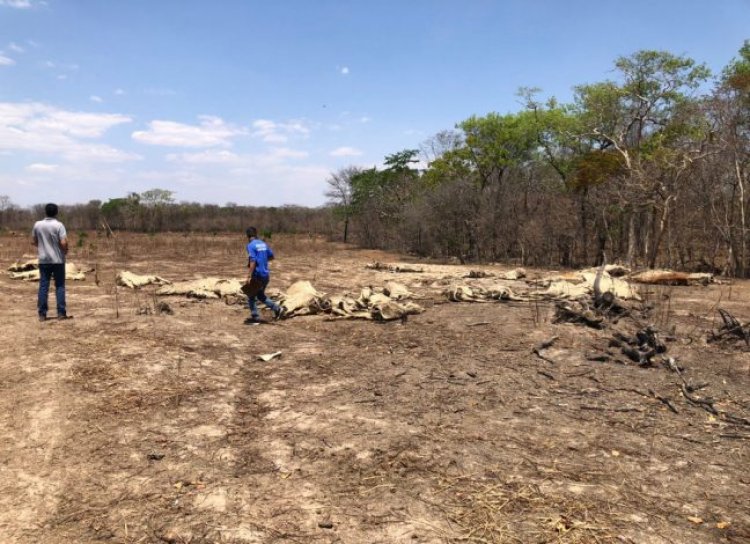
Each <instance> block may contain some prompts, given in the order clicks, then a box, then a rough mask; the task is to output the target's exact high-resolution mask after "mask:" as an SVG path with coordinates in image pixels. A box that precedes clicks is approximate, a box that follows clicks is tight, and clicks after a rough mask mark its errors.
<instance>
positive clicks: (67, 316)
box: [57, 315, 73, 320]
mask: <svg viewBox="0 0 750 544" xmlns="http://www.w3.org/2000/svg"><path fill="white" fill-rule="evenodd" d="M57 319H60V320H62V319H73V316H72V315H58V316H57Z"/></svg>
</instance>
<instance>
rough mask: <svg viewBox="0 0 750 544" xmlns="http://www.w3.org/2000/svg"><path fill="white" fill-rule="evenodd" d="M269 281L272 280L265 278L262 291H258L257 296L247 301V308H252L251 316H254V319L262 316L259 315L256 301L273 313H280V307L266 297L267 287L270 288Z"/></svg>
mask: <svg viewBox="0 0 750 544" xmlns="http://www.w3.org/2000/svg"><path fill="white" fill-rule="evenodd" d="M269 280H270V278H265V279H264V280H263V287H261V288H260V291H258V292H257V294H256V295H255V296H252V297H249V298H248V299H247V307H248V308H250V315H252V316H253V317H258V316H259V315H260V314H259V313H258V306H257V304H256V302H255V301H256V300H257V301H258V302H262V303H263V304H265V305H266V306H268V307H269V308H271V309H272V310H273V311H278V309H279V305H278V304H276V303H275V302H274V301H273V300H271V299H270V298H268V297H267V296H266V287H268V282H269Z"/></svg>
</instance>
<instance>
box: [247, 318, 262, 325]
mask: <svg viewBox="0 0 750 544" xmlns="http://www.w3.org/2000/svg"><path fill="white" fill-rule="evenodd" d="M243 323H244V324H245V325H260V324H261V320H260V318H259V317H248V318H247V319H245V321H243Z"/></svg>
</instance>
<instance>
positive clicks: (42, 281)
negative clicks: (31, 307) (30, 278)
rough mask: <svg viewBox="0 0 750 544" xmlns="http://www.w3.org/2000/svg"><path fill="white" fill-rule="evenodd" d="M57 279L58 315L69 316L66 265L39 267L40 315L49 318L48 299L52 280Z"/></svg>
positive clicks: (38, 305)
mask: <svg viewBox="0 0 750 544" xmlns="http://www.w3.org/2000/svg"><path fill="white" fill-rule="evenodd" d="M51 278H54V279H55V298H56V299H57V315H58V316H62V315H67V314H66V311H65V263H60V264H40V265H39V299H38V301H37V309H38V311H39V315H43V316H45V317H46V316H47V310H48V309H49V307H48V306H47V298H48V297H49V284H50V279H51Z"/></svg>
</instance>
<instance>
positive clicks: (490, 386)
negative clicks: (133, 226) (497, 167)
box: [0, 233, 750, 544]
mask: <svg viewBox="0 0 750 544" xmlns="http://www.w3.org/2000/svg"><path fill="white" fill-rule="evenodd" d="M27 244H28V241H27V240H26V239H25V238H22V237H13V236H3V237H0V259H1V260H2V263H3V265H4V269H5V270H7V272H6V273H5V274H4V275H3V276H1V277H0V285H1V286H2V291H3V303H2V306H0V312H1V313H2V316H1V319H0V327H2V338H3V340H4V341H3V350H2V357H1V358H0V414H1V415H0V432H1V433H2V434H1V435H2V437H3V447H2V448H0V542H3V543H5V542H8V543H35V542H45V543H69V542H81V543H89V542H92V543H93V542H113V543H140V542H167V543H191V544H197V543H266V542H304V543H307V542H320V543H334V542H342V543H343V542H346V543H363V544H364V543H374V542H383V543H390V542H434V543H440V542H474V543H622V544H641V543H654V544H668V543H686V542H691V543H705V544H709V543H723V542H726V543H747V542H750V475H749V474H748V467H749V466H750V329H749V328H748V324H747V322H748V321H750V304H749V303H750V283H748V282H747V281H745V280H732V279H728V278H722V277H713V276H711V275H706V274H693V275H691V274H683V273H679V272H673V271H646V272H644V271H642V270H628V269H627V268H625V267H622V266H617V265H612V264H610V265H607V266H602V267H597V268H591V269H584V270H574V271H571V270H557V271H554V270H540V269H524V268H521V267H514V266H505V265H503V266H501V265H482V266H479V265H476V266H474V265H472V266H468V265H467V266H464V265H453V264H446V263H437V262H427V261H418V260H416V259H410V258H407V257H404V256H399V255H396V254H388V253H385V252H378V251H370V250H367V251H365V250H360V249H356V248H354V247H351V246H344V245H340V244H333V243H329V242H326V241H324V240H322V239H317V238H311V237H307V236H304V237H302V236H291V235H290V236H275V237H274V239H273V245H274V251H275V252H276V254H277V260H276V261H275V262H274V263H273V267H272V279H271V284H270V286H269V294H270V295H271V296H272V297H273V298H274V299H278V300H280V301H281V302H282V304H284V305H285V307H286V308H287V310H288V311H287V314H286V317H285V318H284V319H281V320H273V319H272V317H271V316H270V314H269V315H265V316H264V319H265V320H266V321H267V322H266V323H265V324H263V325H261V326H257V327H249V326H246V325H244V324H243V320H244V318H246V317H247V316H248V310H247V307H246V301H245V299H244V298H243V297H244V295H243V294H242V291H241V280H242V278H243V274H244V273H245V270H244V264H245V255H244V240H243V238H242V237H241V236H240V237H237V236H231V235H214V236H210V235H190V236H182V235H170V234H164V235H157V236H148V235H134V234H124V233H123V234H116V235H114V236H111V237H104V236H94V235H92V236H91V237H90V242H86V243H85V244H79V247H75V248H73V249H72V250H71V255H70V261H71V262H73V263H75V267H69V274H70V276H69V281H68V306H69V312H70V313H71V314H72V315H73V316H74V319H72V320H68V321H64V322H54V321H49V322H45V323H39V322H38V321H37V320H36V312H35V304H36V283H35V272H36V271H35V263H34V261H33V258H30V257H29V254H30V249H31V248H30V247H28V245H27ZM36 278H37V279H38V274H37V276H36ZM264 311H265V310H264Z"/></svg>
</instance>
